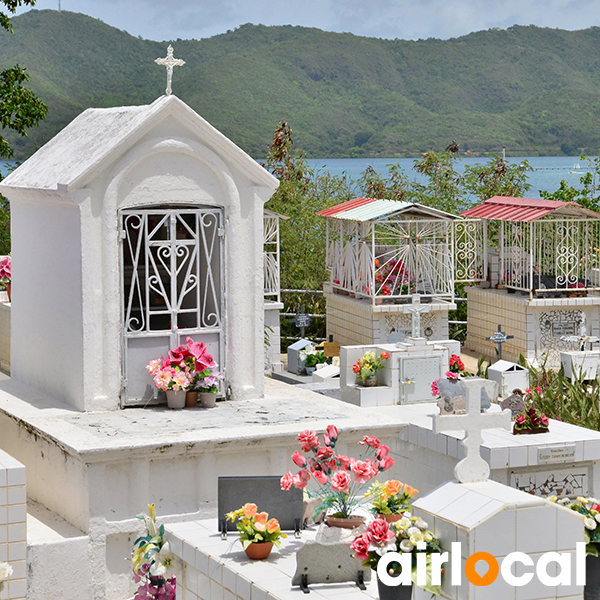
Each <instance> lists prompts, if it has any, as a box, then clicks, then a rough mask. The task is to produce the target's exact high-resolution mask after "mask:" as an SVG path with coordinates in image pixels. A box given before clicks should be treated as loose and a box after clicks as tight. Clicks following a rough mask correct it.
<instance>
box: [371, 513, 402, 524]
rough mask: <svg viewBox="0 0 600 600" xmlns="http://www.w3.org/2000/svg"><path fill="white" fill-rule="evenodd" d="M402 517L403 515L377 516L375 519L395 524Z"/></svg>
mask: <svg viewBox="0 0 600 600" xmlns="http://www.w3.org/2000/svg"><path fill="white" fill-rule="evenodd" d="M403 516H404V513H403V512H401V513H398V514H397V515H382V514H378V515H377V518H378V519H383V520H384V521H387V522H388V523H395V522H396V521H399V520H400V519H401V518H402V517H403Z"/></svg>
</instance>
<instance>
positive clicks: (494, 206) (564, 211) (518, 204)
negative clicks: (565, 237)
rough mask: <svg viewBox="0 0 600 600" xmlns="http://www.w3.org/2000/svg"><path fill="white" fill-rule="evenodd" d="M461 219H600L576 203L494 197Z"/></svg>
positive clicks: (466, 212)
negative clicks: (549, 217) (548, 217)
mask: <svg viewBox="0 0 600 600" xmlns="http://www.w3.org/2000/svg"><path fill="white" fill-rule="evenodd" d="M460 214H461V215H462V216H463V217H470V218H477V219H490V220H492V219H495V220H500V221H515V222H521V223H528V222H531V221H537V220H538V219H541V218H543V217H547V216H552V217H557V218H580V219H594V220H598V219H600V214H599V213H597V212H594V211H593V210H590V209H588V208H584V207H583V206H581V205H580V204H577V203H576V202H559V201H557V200H542V199H539V198H512V197H509V196H494V197H493V198H490V199H489V200H486V201H485V202H483V203H482V204H479V205H478V206H474V207H473V208H469V209H468V210H465V211H463V212H462V213H460Z"/></svg>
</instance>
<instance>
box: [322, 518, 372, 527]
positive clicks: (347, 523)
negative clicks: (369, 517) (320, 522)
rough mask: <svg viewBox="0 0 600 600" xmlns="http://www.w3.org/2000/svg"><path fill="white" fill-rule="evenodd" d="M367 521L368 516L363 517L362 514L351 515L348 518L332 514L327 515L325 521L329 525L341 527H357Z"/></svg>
mask: <svg viewBox="0 0 600 600" xmlns="http://www.w3.org/2000/svg"><path fill="white" fill-rule="evenodd" d="M365 521H366V517H361V516H360V515H350V517H349V518H347V519H344V518H342V517H332V516H330V515H327V516H326V517H325V523H327V525H329V527H339V528H340V529H355V528H356V527H360V526H361V525H362V524H363V523H364V522H365Z"/></svg>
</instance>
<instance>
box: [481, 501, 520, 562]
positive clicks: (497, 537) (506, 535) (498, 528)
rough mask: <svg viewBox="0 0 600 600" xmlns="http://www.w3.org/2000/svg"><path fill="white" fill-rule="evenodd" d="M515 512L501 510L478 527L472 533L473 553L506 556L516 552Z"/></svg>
mask: <svg viewBox="0 0 600 600" xmlns="http://www.w3.org/2000/svg"><path fill="white" fill-rule="evenodd" d="M516 526H517V517H516V511H514V510H503V511H501V512H499V513H497V514H496V515H494V516H493V517H491V518H490V519H488V520H486V521H484V522H483V523H481V524H480V525H478V526H477V527H476V528H475V530H474V532H473V536H474V541H475V543H474V551H475V552H489V553H490V554H493V555H494V556H506V555H507V554H509V553H510V552H514V551H515V550H516V541H515V537H516V536H515V531H516Z"/></svg>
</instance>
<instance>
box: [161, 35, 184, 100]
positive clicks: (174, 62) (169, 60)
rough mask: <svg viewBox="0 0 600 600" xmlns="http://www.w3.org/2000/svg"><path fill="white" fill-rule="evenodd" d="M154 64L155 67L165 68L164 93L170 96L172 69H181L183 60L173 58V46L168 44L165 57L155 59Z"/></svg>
mask: <svg viewBox="0 0 600 600" xmlns="http://www.w3.org/2000/svg"><path fill="white" fill-rule="evenodd" d="M154 62H155V63H156V64H157V65H163V66H164V67H167V89H166V90H165V91H166V94H167V96H170V95H171V92H172V90H171V82H172V81H173V67H182V66H183V65H185V60H181V59H180V58H174V57H173V46H171V44H169V47H168V48H167V57H166V58H157V59H156V60H155V61H154Z"/></svg>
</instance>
